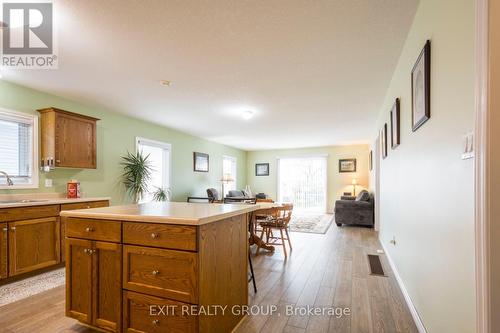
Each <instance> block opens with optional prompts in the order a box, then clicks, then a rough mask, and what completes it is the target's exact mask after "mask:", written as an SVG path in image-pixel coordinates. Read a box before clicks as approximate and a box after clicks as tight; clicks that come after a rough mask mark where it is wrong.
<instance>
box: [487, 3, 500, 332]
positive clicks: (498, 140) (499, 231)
mask: <svg viewBox="0 0 500 333" xmlns="http://www.w3.org/2000/svg"><path fill="white" fill-rule="evenodd" d="M489 3H490V10H489V12H490V17H489V22H490V24H489V34H490V35H489V51H490V54H489V59H490V62H489V65H490V81H489V114H490V123H489V134H490V137H489V140H490V142H489V166H488V169H489V172H490V174H489V177H490V178H489V194H488V197H487V198H488V199H489V209H490V211H489V214H490V237H489V238H490V244H491V258H490V259H491V275H490V281H491V324H492V325H491V332H492V333H493V332H500V316H499V315H498V314H499V313H500V223H499V222H500V205H499V204H498V201H499V199H498V194H497V193H495V192H497V191H498V188H499V187H500V130H499V129H500V1H498V0H491V1H489Z"/></svg>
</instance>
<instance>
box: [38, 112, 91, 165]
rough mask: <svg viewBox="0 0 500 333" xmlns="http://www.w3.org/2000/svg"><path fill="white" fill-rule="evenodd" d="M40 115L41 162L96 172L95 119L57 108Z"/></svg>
mask: <svg viewBox="0 0 500 333" xmlns="http://www.w3.org/2000/svg"><path fill="white" fill-rule="evenodd" d="M38 112H40V114H41V121H40V131H41V148H42V149H41V160H42V164H45V165H46V164H47V163H48V164H49V165H51V166H54V167H66V168H82V169H95V168H96V167H97V161H96V150H97V149H96V147H97V142H96V122H97V121H98V120H99V119H97V118H93V117H89V116H83V115H80V114H76V113H73V112H68V111H64V110H61V109H57V108H53V107H51V108H45V109H40V110H38Z"/></svg>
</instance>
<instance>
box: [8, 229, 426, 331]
mask: <svg viewBox="0 0 500 333" xmlns="http://www.w3.org/2000/svg"><path fill="white" fill-rule="evenodd" d="M290 237H291V239H292V245H293V251H292V253H291V254H289V256H288V260H286V261H284V258H283V254H282V252H281V251H282V249H278V250H277V252H276V253H275V254H272V255H267V254H264V253H263V252H261V254H260V255H258V256H253V257H252V259H253V263H254V268H255V274H256V279H257V288H258V292H257V294H254V293H253V289H252V288H251V284H249V290H250V291H249V297H250V305H255V306H266V305H269V306H271V305H277V306H278V312H276V313H274V315H272V316H270V315H265V314H257V315H252V316H248V317H246V318H245V319H244V320H243V321H242V322H241V324H240V325H239V327H238V328H237V329H236V330H235V332H236V333H246V332H262V333H267V332H272V333H274V332H283V333H303V332H339V333H340V332H352V333H358V332H360V333H361V332H373V333H377V332H409V333H413V332H418V331H417V328H416V327H415V324H414V323H413V320H412V317H411V315H410V313H409V310H408V308H407V306H406V303H405V301H404V298H403V295H402V293H401V291H400V289H399V287H398V285H397V282H396V280H395V278H394V275H393V273H392V272H391V270H390V267H389V264H388V262H387V260H386V258H385V256H382V264H383V267H384V270H385V272H386V274H387V277H377V276H371V275H369V267H368V259H367V257H366V255H367V254H375V253H376V250H377V249H379V248H380V245H379V243H378V240H377V237H376V234H375V232H374V231H373V230H372V229H365V228H356V227H342V228H337V227H336V226H335V225H333V226H331V227H330V229H329V230H328V232H327V233H326V234H325V235H317V234H304V233H291V234H290ZM307 306H310V307H315V308H321V309H323V308H325V309H327V307H336V308H340V309H349V311H350V314H349V315H345V316H341V317H337V316H335V315H334V316H328V315H323V316H321V315H307V314H305V315H300V314H299V313H295V314H291V315H289V313H288V314H287V313H286V310H287V309H306V307H307ZM346 311H347V310H346ZM0 332H1V333H14V332H15V333H32V332H37V333H63V332H64V333H70V332H80V333H94V332H97V331H95V330H92V329H90V328H87V327H85V326H82V325H80V324H78V323H77V322H76V321H75V320H73V319H70V318H66V317H64V287H59V288H56V289H52V290H49V291H46V292H44V293H42V294H38V295H35V296H32V297H30V298H27V299H24V300H21V301H18V302H15V303H12V304H8V305H6V306H3V307H0Z"/></svg>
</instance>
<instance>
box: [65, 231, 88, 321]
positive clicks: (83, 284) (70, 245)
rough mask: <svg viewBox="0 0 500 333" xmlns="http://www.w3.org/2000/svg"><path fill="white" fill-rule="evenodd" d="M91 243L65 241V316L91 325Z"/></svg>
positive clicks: (68, 239) (86, 241) (77, 240)
mask: <svg viewBox="0 0 500 333" xmlns="http://www.w3.org/2000/svg"><path fill="white" fill-rule="evenodd" d="M91 249H92V241H89V240H83V239H74V238H67V239H66V316H68V317H72V318H75V319H78V320H79V321H81V322H83V323H87V324H91V323H92V322H91V320H92V318H91V313H92V253H91V252H90V250H91Z"/></svg>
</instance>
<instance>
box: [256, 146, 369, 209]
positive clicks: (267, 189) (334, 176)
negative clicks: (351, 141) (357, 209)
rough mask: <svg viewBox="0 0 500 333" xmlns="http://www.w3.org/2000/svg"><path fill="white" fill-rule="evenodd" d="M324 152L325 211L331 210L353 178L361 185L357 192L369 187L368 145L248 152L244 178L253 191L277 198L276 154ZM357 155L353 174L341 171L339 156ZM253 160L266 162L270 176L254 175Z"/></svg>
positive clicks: (302, 154)
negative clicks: (325, 160)
mask: <svg viewBox="0 0 500 333" xmlns="http://www.w3.org/2000/svg"><path fill="white" fill-rule="evenodd" d="M314 155H316V156H317V155H327V156H328V157H327V163H328V166H327V168H328V175H327V183H328V184H327V192H328V193H327V200H328V202H327V210H328V211H329V212H333V208H334V203H335V200H337V199H340V196H341V195H342V193H343V192H352V185H351V182H352V179H353V178H356V179H357V180H358V184H359V185H360V186H357V187H356V191H360V190H361V189H362V188H367V187H368V155H369V146H368V145H351V146H328V147H315V148H301V149H281V150H261V151H249V152H248V155H247V161H248V168H247V181H248V184H249V185H250V187H251V188H252V191H253V192H255V193H259V192H264V193H266V194H267V195H268V196H269V197H271V198H272V199H274V200H277V189H278V180H277V172H278V170H277V160H278V158H279V157H301V156H314ZM341 158H356V160H357V171H356V172H355V173H340V172H339V167H338V163H339V159H341ZM255 163H269V176H258V177H257V176H255Z"/></svg>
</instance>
